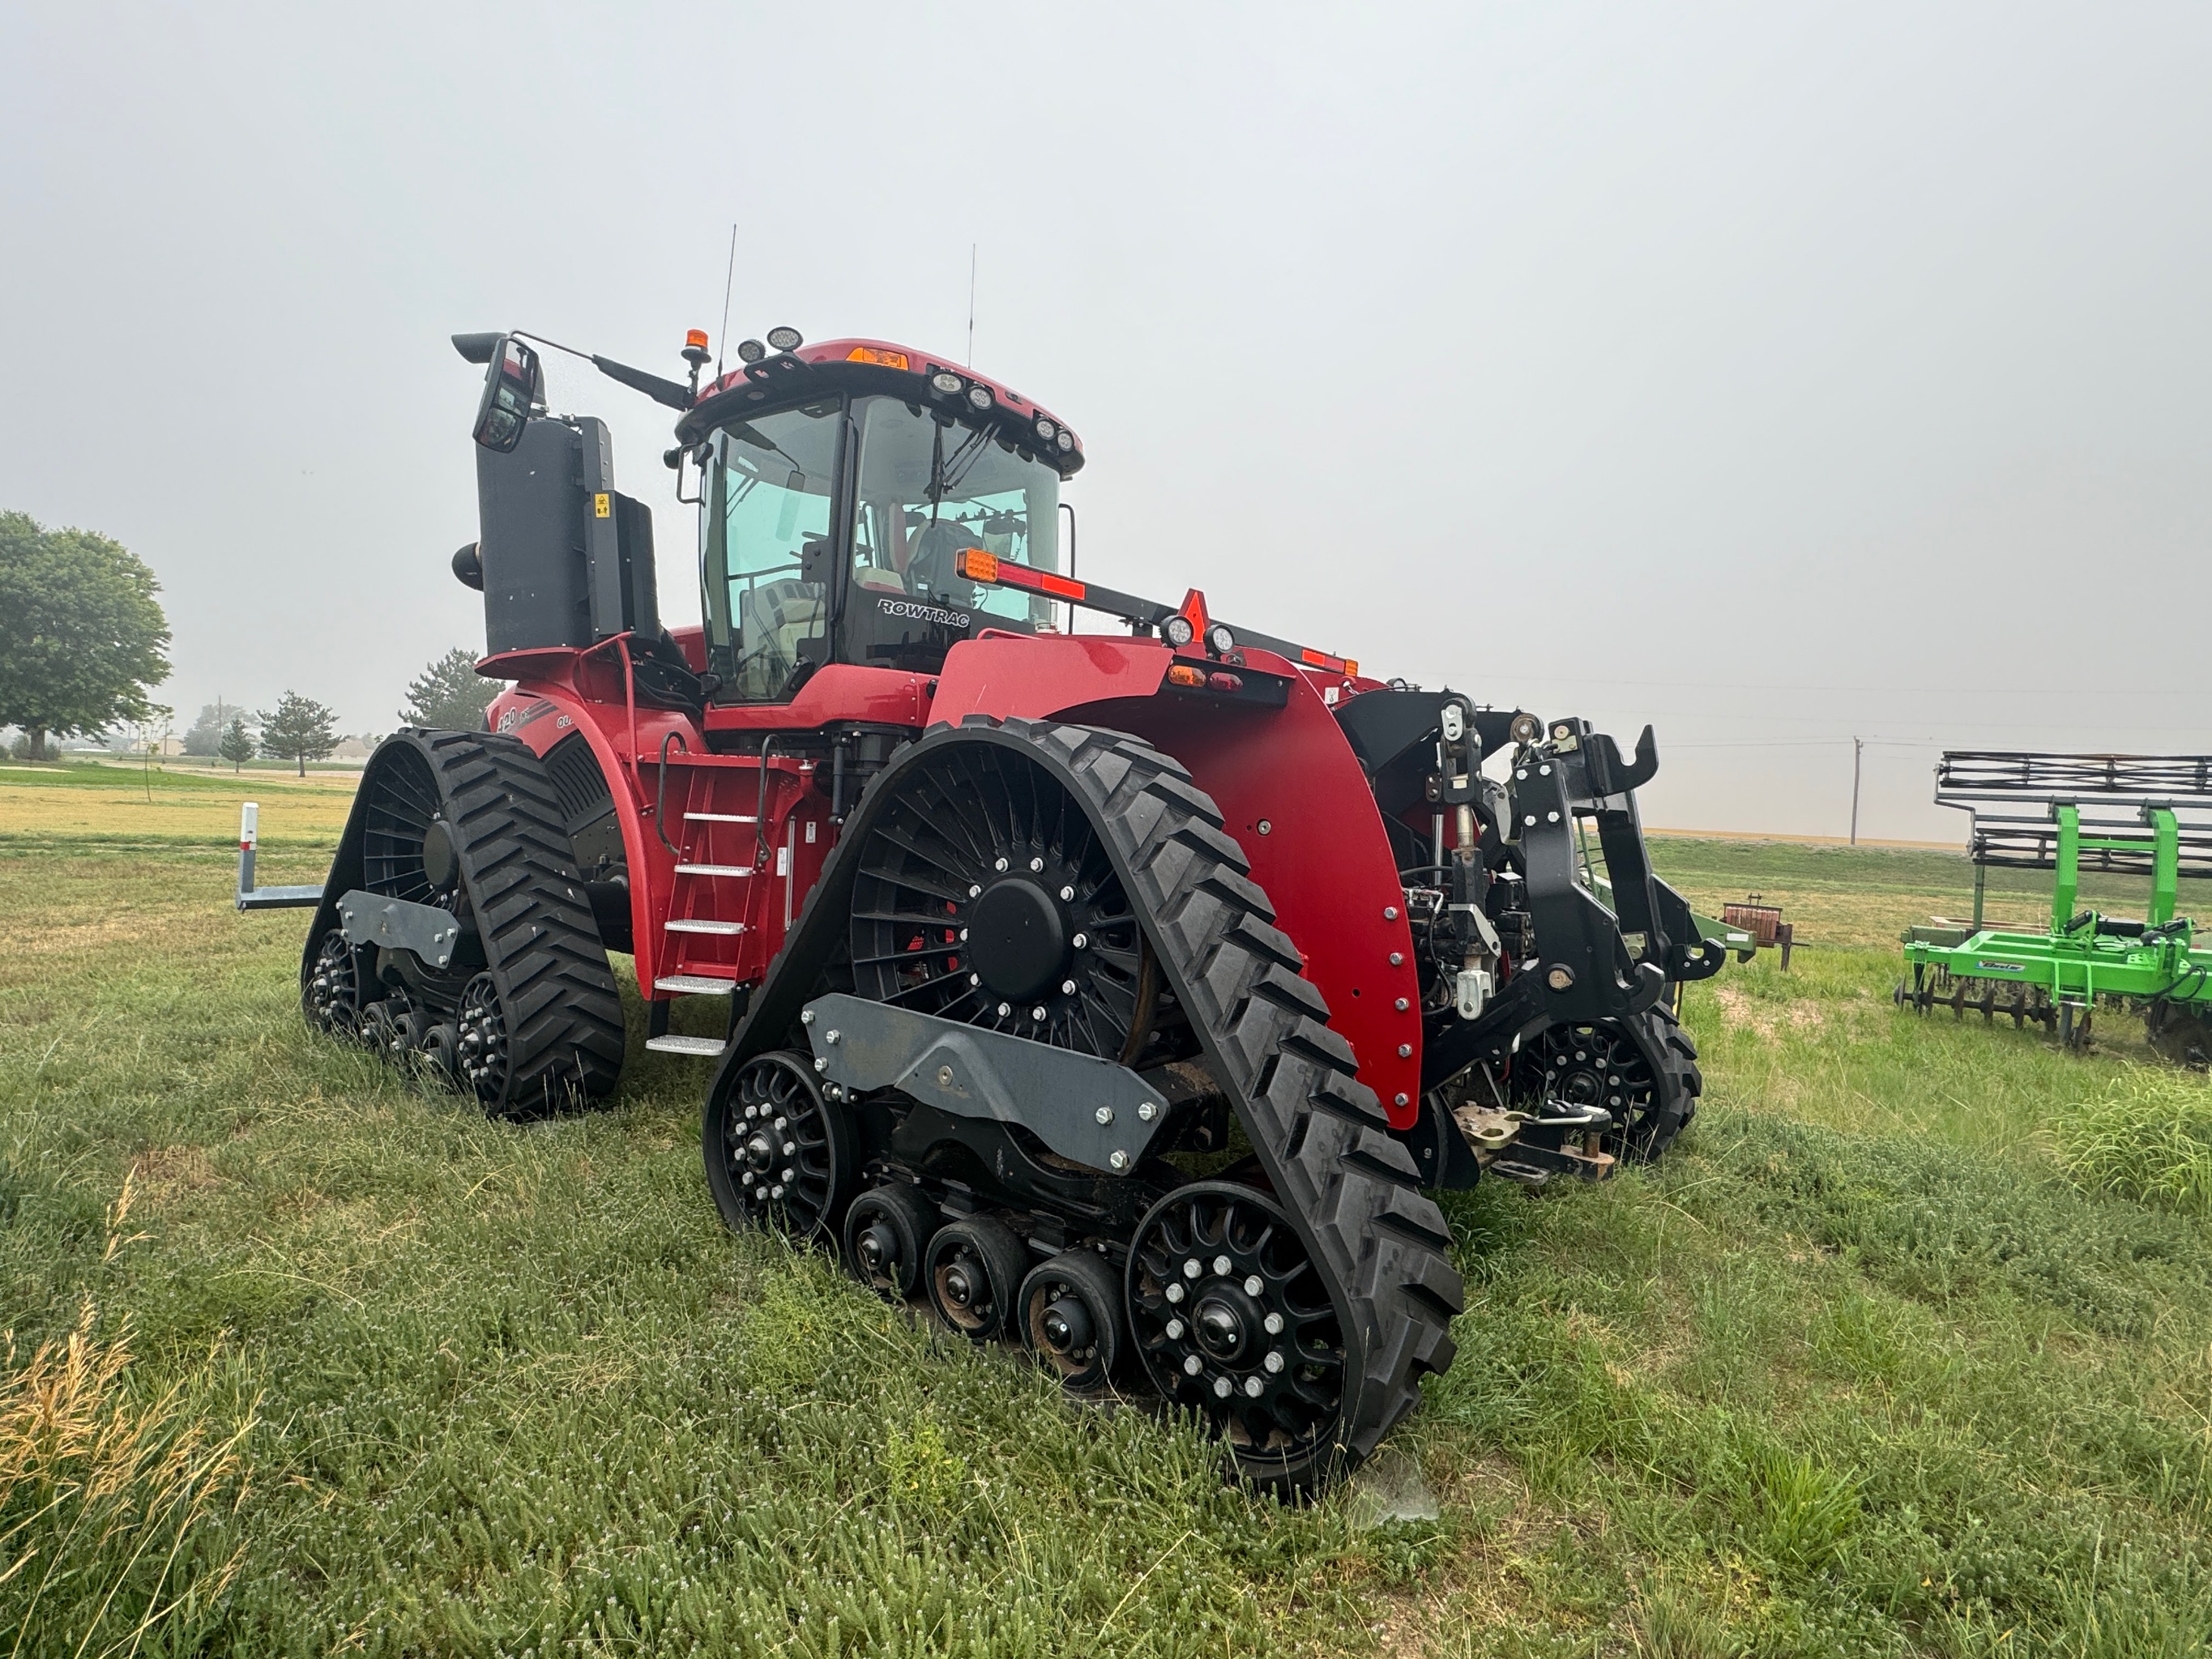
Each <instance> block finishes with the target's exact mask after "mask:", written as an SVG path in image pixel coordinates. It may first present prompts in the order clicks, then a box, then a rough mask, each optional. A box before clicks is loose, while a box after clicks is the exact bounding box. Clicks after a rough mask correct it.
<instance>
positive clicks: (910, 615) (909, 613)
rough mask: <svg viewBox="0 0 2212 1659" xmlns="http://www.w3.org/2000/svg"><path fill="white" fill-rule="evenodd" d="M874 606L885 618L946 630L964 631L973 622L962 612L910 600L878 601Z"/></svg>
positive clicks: (972, 619) (971, 618)
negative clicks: (900, 619) (894, 618)
mask: <svg viewBox="0 0 2212 1659" xmlns="http://www.w3.org/2000/svg"><path fill="white" fill-rule="evenodd" d="M876 606H877V608H878V610H880V611H882V612H883V613H884V615H885V616H886V617H902V618H903V619H905V620H908V621H910V622H928V623H941V624H942V625H943V626H945V627H946V628H961V629H964V628H966V627H967V626H968V624H969V623H971V622H973V621H974V620H975V618H974V617H970V616H969V614H968V613H967V612H966V611H946V610H944V609H942V608H941V607H939V606H937V605H920V604H917V603H916V602H915V601H914V600H912V599H878V600H877V601H876Z"/></svg>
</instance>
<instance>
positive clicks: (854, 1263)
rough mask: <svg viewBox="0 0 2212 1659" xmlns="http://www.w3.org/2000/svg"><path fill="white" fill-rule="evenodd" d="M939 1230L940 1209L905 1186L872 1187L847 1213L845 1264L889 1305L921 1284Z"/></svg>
mask: <svg viewBox="0 0 2212 1659" xmlns="http://www.w3.org/2000/svg"><path fill="white" fill-rule="evenodd" d="M936 1231H937V1206H935V1205H934V1204H932V1203H931V1202H930V1201H929V1200H928V1199H927V1198H926V1197H925V1196H923V1194H922V1193H921V1188H916V1187H909V1186H907V1185H905V1184H904V1183H903V1182H892V1183H890V1184H889V1185H886V1186H882V1187H872V1188H869V1189H868V1190H867V1191H866V1192H865V1193H862V1194H860V1196H859V1197H858V1198H856V1199H854V1200H853V1203H852V1207H851V1208H849V1209H848V1210H847V1211H846V1212H845V1264H846V1266H848V1267H850V1268H851V1269H852V1270H853V1274H854V1277H855V1278H856V1279H859V1280H860V1283H862V1284H863V1285H866V1286H868V1288H869V1289H871V1290H872V1291H875V1292H876V1293H877V1294H878V1296H880V1297H884V1300H886V1301H889V1302H904V1301H905V1300H906V1299H907V1298H908V1297H910V1296H912V1295H913V1294H914V1293H915V1291H916V1290H917V1289H919V1288H920V1287H921V1263H922V1258H923V1256H924V1255H926V1254H927V1252H928V1249H929V1241H930V1238H931V1237H932V1236H933V1234H934V1233H935V1232H936Z"/></svg>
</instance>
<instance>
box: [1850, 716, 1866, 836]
mask: <svg viewBox="0 0 2212 1659" xmlns="http://www.w3.org/2000/svg"><path fill="white" fill-rule="evenodd" d="M1865 747H1866V744H1864V743H1863V742H1862V741H1860V740H1859V739H1858V738H1852V739H1851V845H1852V846H1854V847H1856V846H1857V845H1858V844H1859V752H1860V750H1863V749H1864V748H1865Z"/></svg>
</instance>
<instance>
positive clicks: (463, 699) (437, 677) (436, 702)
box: [399, 645, 506, 732]
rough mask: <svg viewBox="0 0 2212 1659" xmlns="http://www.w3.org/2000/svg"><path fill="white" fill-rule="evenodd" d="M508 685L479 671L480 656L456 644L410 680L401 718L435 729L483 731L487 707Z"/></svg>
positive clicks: (415, 724)
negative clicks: (475, 655) (472, 654)
mask: <svg viewBox="0 0 2212 1659" xmlns="http://www.w3.org/2000/svg"><path fill="white" fill-rule="evenodd" d="M504 684H506V683H505V682H504V681H502V680H488V679H486V678H483V676H482V675H480V674H478V673H477V659H475V658H474V657H472V656H471V655H470V654H469V653H467V652H466V651H465V650H464V649H463V648H462V647H459V646H458V645H457V646H455V647H453V649H452V650H450V651H448V652H447V653H446V654H445V655H444V656H442V657H441V658H439V659H437V661H435V662H434V663H432V664H431V665H429V666H428V668H425V669H424V670H423V671H422V672H421V673H420V674H418V675H417V676H416V678H414V679H412V680H410V682H409V683H408V686H407V707H406V708H403V709H401V710H400V711H399V718H400V720H402V721H403V722H404V723H405V724H406V725H409V726H429V727H431V728H432V729H433V730H435V731H440V732H481V731H483V723H484V710H485V709H487V708H490V707H491V700H492V699H493V698H494V697H495V696H498V695H499V694H500V690H501V687H502V686H503V685H504Z"/></svg>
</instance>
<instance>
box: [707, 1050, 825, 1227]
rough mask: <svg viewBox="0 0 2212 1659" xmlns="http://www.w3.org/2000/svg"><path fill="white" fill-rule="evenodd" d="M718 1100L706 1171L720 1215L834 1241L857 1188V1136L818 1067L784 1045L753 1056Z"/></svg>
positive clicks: (710, 1118) (738, 1223)
mask: <svg viewBox="0 0 2212 1659" xmlns="http://www.w3.org/2000/svg"><path fill="white" fill-rule="evenodd" d="M718 1101H719V1104H717V1105H716V1106H714V1107H713V1108H711V1109H709V1110H708V1114H707V1138H708V1147H707V1170H708V1179H709V1180H710V1182H712V1183H713V1186H714V1200H715V1202H716V1203H717V1204H718V1205H719V1206H720V1208H721V1211H722V1214H723V1217H724V1218H726V1220H727V1221H728V1222H729V1224H730V1225H732V1227H772V1228H774V1229H775V1230H776V1231H779V1232H781V1233H783V1234H784V1235H785V1236H786V1237H790V1238H792V1239H795V1240H799V1241H801V1242H805V1243H813V1242H817V1241H821V1240H833V1241H834V1240H835V1239H836V1237H837V1223H838V1221H839V1220H840V1218H841V1217H842V1212H843V1209H844V1205H845V1200H846V1198H847V1196H848V1194H849V1192H850V1190H851V1187H852V1181H853V1151H852V1139H853V1137H852V1130H851V1128H850V1127H849V1126H848V1124H847V1123H846V1121H845V1114H844V1109H843V1108H842V1107H840V1106H836V1105H833V1104H832V1103H829V1101H827V1100H824V1099H823V1097H822V1091H821V1090H820V1089H819V1088H818V1087H817V1085H816V1084H815V1081H814V1072H813V1068H812V1067H811V1066H810V1065H809V1064H808V1063H807V1062H806V1061H805V1060H802V1059H801V1058H799V1055H797V1054H793V1053H791V1052H790V1051H789V1050H787V1049H782V1048H777V1049H772V1050H770V1051H769V1053H767V1054H756V1055H754V1056H753V1058H752V1059H750V1060H747V1061H746V1062H745V1063H744V1066H743V1067H741V1068H740V1069H739V1071H738V1076H737V1079H736V1081H735V1085H734V1086H733V1087H732V1088H731V1089H729V1090H728V1091H726V1092H725V1093H723V1094H721V1095H720V1096H719V1097H718Z"/></svg>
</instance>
